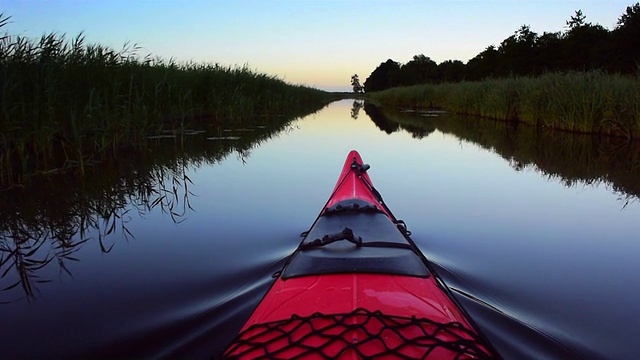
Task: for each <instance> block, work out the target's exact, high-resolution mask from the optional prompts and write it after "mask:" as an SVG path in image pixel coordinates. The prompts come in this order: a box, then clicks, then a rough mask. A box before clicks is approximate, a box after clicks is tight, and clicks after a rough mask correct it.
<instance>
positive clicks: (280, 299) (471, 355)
mask: <svg viewBox="0 0 640 360" xmlns="http://www.w3.org/2000/svg"><path fill="white" fill-rule="evenodd" d="M368 169H369V166H368V165H365V164H363V162H362V159H361V158H360V155H359V154H358V152H356V151H355V150H354V151H351V152H350V153H349V155H348V157H347V160H346V162H345V164H344V167H343V168H342V173H341V174H340V177H339V179H338V182H337V183H336V186H335V188H334V189H333V192H332V194H331V196H330V197H329V201H327V203H326V204H325V206H324V208H323V209H322V211H321V212H320V215H319V216H318V218H317V219H316V220H315V222H314V223H313V225H312V226H311V229H310V230H309V231H307V232H305V233H303V236H304V239H303V240H302V242H301V244H300V245H299V247H298V248H297V249H296V251H295V252H294V253H293V255H292V256H291V257H290V259H289V261H288V262H287V264H286V265H285V266H284V268H283V270H282V271H281V272H280V273H279V274H278V278H277V279H276V281H275V283H274V284H273V286H272V287H271V289H270V290H269V291H268V292H267V294H266V295H265V297H264V298H263V299H262V301H261V302H260V304H259V305H258V307H257V308H256V310H255V311H254V312H253V314H252V315H251V317H250V318H249V320H248V321H247V322H246V324H245V325H244V326H243V327H242V329H241V331H240V333H239V334H238V336H237V337H236V338H235V339H234V340H233V342H232V343H231V345H229V347H228V348H227V350H225V352H224V354H223V356H224V357H229V358H252V359H253V358H282V359H290V358H302V357H304V358H332V359H333V358H347V359H359V358H372V357H374V358H407V359H420V358H432V359H494V358H498V355H497V354H496V352H495V351H494V350H493V348H492V347H491V346H490V345H489V344H488V342H487V341H486V339H485V338H484V337H483V336H482V335H481V334H480V333H479V331H478V330H477V329H476V328H475V327H474V326H473V325H472V323H471V322H470V321H469V319H468V318H467V316H466V315H465V312H464V311H463V310H462V309H461V308H460V307H459V306H458V305H457V303H456V302H455V301H454V300H453V298H452V297H451V295H450V291H449V290H448V288H447V287H446V286H445V285H444V283H443V282H442V281H441V280H440V279H439V278H438V277H437V275H436V274H435V273H434V272H433V271H432V269H431V267H430V265H429V262H428V261H427V259H426V258H425V257H424V255H423V254H422V253H421V252H420V251H419V250H418V248H417V247H416V245H415V244H414V242H413V241H412V240H411V238H410V237H409V232H408V231H407V229H406V226H405V225H404V223H403V222H402V221H398V220H396V218H395V217H394V216H393V214H392V213H391V211H390V210H389V208H388V207H387V206H386V205H385V203H384V202H383V201H382V197H381V196H380V194H379V193H378V191H377V190H376V189H375V188H374V187H373V185H372V182H371V179H370V178H369V175H368V174H367V170H368Z"/></svg>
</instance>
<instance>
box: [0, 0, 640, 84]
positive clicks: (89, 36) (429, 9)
mask: <svg viewBox="0 0 640 360" xmlns="http://www.w3.org/2000/svg"><path fill="white" fill-rule="evenodd" d="M634 3H635V1H634V0H626V1H619V0H597V1H596V0H591V1H589V0H585V1H575V0H535V1H533V0H492V1H484V0H440V1H436V0H423V1H417V0H416V1H413V0H351V1H347V0H313V1H312V0H262V1H257V0H254V1H250V0H225V1H223V0H189V1H187V0H48V1H45V0H0V12H2V13H4V16H11V23H10V24H9V25H8V26H6V27H5V28H4V31H3V32H8V33H9V34H12V35H22V36H27V37H34V38H38V37H40V36H41V35H43V34H45V33H47V34H48V33H51V32H57V33H60V34H66V35H67V37H68V38H73V37H75V36H76V35H78V34H79V33H80V32H83V33H84V35H85V38H86V42H88V43H98V44H101V45H106V46H109V47H111V48H114V49H121V48H122V47H123V46H124V45H125V44H126V43H130V44H137V45H138V46H140V47H141V50H140V52H141V53H142V54H143V55H146V54H152V55H153V57H161V58H163V59H175V60H176V61H178V62H186V61H195V62H200V63H218V64H221V65H227V66H244V65H246V66H248V67H249V68H251V69H253V70H255V71H257V72H260V73H265V74H268V75H273V76H277V77H279V78H281V79H283V80H285V81H287V82H289V83H292V84H302V85H307V86H311V87H316V88H319V89H323V90H328V91H350V90H351V86H350V80H351V75H353V74H358V75H359V78H360V80H361V82H364V81H365V80H366V78H367V77H368V76H369V75H370V74H371V72H372V71H373V70H374V69H375V68H376V67H377V66H378V65H380V63H382V62H384V61H386V60H387V59H393V60H394V61H397V62H399V63H406V62H408V61H410V60H411V59H412V58H413V56H414V55H419V54H424V55H426V56H428V57H430V58H431V59H433V60H434V61H435V62H437V63H440V62H442V61H445V60H461V61H463V62H466V61H468V60H469V59H471V58H473V57H474V56H476V55H477V54H478V53H480V52H481V51H483V50H484V49H485V48H486V47H487V46H489V45H499V44H500V42H502V40H504V39H506V38H507V37H509V36H510V35H512V34H513V33H514V32H515V31H516V30H517V29H518V28H519V27H520V26H522V25H525V24H526V25H529V26H530V27H531V30H532V31H535V32H537V33H539V34H542V33H543V32H545V31H547V32H552V31H553V32H555V31H564V30H565V21H566V20H568V19H569V18H570V17H571V16H572V15H574V12H575V11H576V10H578V9H580V10H582V12H583V13H584V14H585V15H586V21H587V22H591V23H594V24H600V25H602V26H604V27H605V28H608V29H613V28H614V27H615V25H616V23H617V20H618V18H619V17H620V15H622V14H623V13H624V12H625V10H626V8H627V6H630V5H633V4H634Z"/></svg>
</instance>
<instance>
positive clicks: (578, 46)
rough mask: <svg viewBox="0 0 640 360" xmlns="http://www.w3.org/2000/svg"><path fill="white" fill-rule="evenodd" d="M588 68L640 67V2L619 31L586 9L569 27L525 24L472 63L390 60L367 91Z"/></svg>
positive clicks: (630, 9)
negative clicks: (540, 29)
mask: <svg viewBox="0 0 640 360" xmlns="http://www.w3.org/2000/svg"><path fill="white" fill-rule="evenodd" d="M588 70H602V71H606V72H608V73H617V74H637V73H639V72H640V3H636V4H635V5H632V6H628V7H627V9H626V11H625V13H623V14H622V15H621V16H620V17H619V18H618V22H617V24H616V26H615V28H614V29H613V30H609V29H606V28H605V27H603V26H602V25H599V24H592V23H590V22H587V21H586V16H585V15H584V14H583V13H582V11H581V10H577V11H576V12H575V14H574V15H573V16H571V17H570V19H569V20H567V21H566V30H565V31H560V32H544V33H543V34H542V35H540V34H538V33H536V32H534V31H531V28H530V27H529V25H522V26H521V27H520V28H519V29H518V30H517V31H515V33H514V34H513V35H511V36H509V37H508V38H506V39H504V40H503V41H502V42H501V43H500V45H499V46H495V45H491V46H488V47H487V48H486V49H485V50H484V51H482V52H480V53H479V54H478V55H476V56H475V57H474V58H473V59H471V60H469V61H468V62H467V63H466V64H465V63H463V62H462V61H460V60H447V61H444V62H442V63H440V64H437V63H436V62H435V61H433V60H432V59H431V58H429V57H428V56H425V55H422V54H421V55H416V56H414V57H413V59H412V60H411V61H409V62H407V63H406V64H400V63H398V62H396V61H393V60H391V59H388V60H387V61H385V62H383V63H381V64H380V65H379V66H378V67H377V68H376V69H375V70H374V71H373V72H372V73H371V75H369V77H368V78H367V79H366V81H365V82H364V90H365V91H367V92H371V91H380V90H385V89H388V88H391V87H398V86H410V85H417V84H426V83H444V82H459V81H463V80H467V81H474V80H482V79H485V78H488V77H506V76H536V75H541V74H544V73H547V72H563V71H588Z"/></svg>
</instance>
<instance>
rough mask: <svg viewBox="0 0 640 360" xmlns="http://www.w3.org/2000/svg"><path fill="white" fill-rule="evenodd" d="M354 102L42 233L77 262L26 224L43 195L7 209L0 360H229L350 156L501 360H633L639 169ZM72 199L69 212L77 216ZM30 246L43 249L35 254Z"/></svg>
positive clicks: (191, 165) (186, 161)
mask: <svg viewBox="0 0 640 360" xmlns="http://www.w3.org/2000/svg"><path fill="white" fill-rule="evenodd" d="M352 104H353V101H342V102H336V103H333V104H331V105H330V106H329V107H327V108H325V109H323V110H322V111H321V112H318V113H316V114H313V115H310V116H308V117H306V118H303V119H299V120H296V121H294V122H292V123H291V124H290V125H289V126H287V127H286V129H285V130H284V131H280V132H278V133H276V134H274V135H272V136H271V137H270V139H268V140H265V139H263V140H262V141H261V142H260V143H259V144H255V145H253V146H252V147H244V148H236V149H235V150H234V149H233V148H232V149H231V150H228V151H226V152H218V153H216V154H218V155H206V154H205V155H201V156H199V157H191V158H190V157H184V158H183V159H182V160H180V161H177V162H174V163H173V164H174V166H173V168H171V169H170V170H166V169H164V168H161V167H160V168H159V170H157V171H158V172H157V174H160V175H159V177H158V178H157V181H155V182H153V181H151V182H152V183H153V184H154V186H156V187H157V188H158V189H161V191H156V192H151V195H149V192H147V193H146V194H147V195H144V193H145V192H144V191H137V192H131V191H129V192H128V193H126V194H125V195H122V192H117V191H114V194H113V195H109V198H110V199H112V200H113V204H119V205H117V206H111V208H110V209H101V211H100V212H99V214H100V215H95V214H94V215H86V216H85V217H82V216H76V217H73V216H67V215H65V216H67V220H66V222H62V223H59V222H58V223H54V224H53V225H51V224H49V226H50V227H51V228H53V227H56V228H60V227H65V226H66V228H68V229H67V230H66V231H67V232H71V234H72V236H71V238H72V239H74V241H75V242H73V241H72V243H79V242H80V241H81V240H82V239H88V240H87V241H86V242H84V243H81V244H78V245H77V246H75V247H73V251H67V252H64V251H62V250H61V246H60V244H61V241H62V240H60V241H57V240H55V236H53V237H52V235H51V231H52V230H51V229H42V228H39V226H41V223H37V222H36V223H35V224H33V223H30V222H29V221H26V220H24V219H41V218H42V216H41V215H38V214H39V211H42V210H41V207H46V206H49V207H51V208H52V209H59V208H61V207H62V208H63V209H65V208H64V207H63V206H60V205H58V204H56V203H55V201H54V200H47V199H48V198H47V191H46V190H41V193H39V194H38V196H39V200H38V202H37V203H36V205H29V206H26V205H25V206H24V207H20V204H21V203H20V202H21V201H23V199H22V197H21V196H18V195H16V194H14V193H7V192H5V193H4V194H1V193H0V196H3V197H4V198H3V202H2V203H3V204H13V205H12V206H15V207H12V208H10V209H9V208H6V209H0V214H2V215H3V217H5V218H6V217H7V214H8V213H9V212H11V216H12V217H15V218H18V219H23V220H22V222H20V221H17V222H16V225H15V226H14V227H11V228H5V229H1V230H2V231H3V237H2V238H0V250H1V251H2V263H0V274H1V275H3V276H2V278H1V279H0V289H2V291H0V319H1V320H0V334H1V336H0V354H2V355H1V356H2V357H3V358H42V357H53V358H60V357H64V358H69V357H83V356H95V355H102V356H105V357H115V356H124V355H126V356H128V357H204V358H206V357H211V356H215V355H217V354H219V352H220V351H221V350H222V349H223V348H224V346H225V345H226V344H227V342H228V341H229V340H230V339H231V338H232V337H233V336H234V335H235V333H236V332H237V331H238V330H239V328H240V327H241V325H242V324H243V322H244V320H246V318H247V317H248V316H249V315H250V313H251V311H252V309H253V308H254V307H255V306H256V305H257V303H258V302H259V300H260V298H261V297H262V295H263V294H264V293H265V292H266V291H267V289H268V287H269V285H270V284H271V282H272V280H273V279H272V278H271V274H273V273H274V272H275V271H277V270H278V269H279V268H280V267H281V266H282V265H283V263H284V261H285V260H286V257H287V256H288V255H289V254H290V253H291V252H292V251H293V250H294V249H295V247H296V246H297V244H298V242H299V241H300V238H299V236H298V235H299V233H300V232H302V231H304V230H306V229H307V228H308V226H310V225H311V223H312V222H313V220H314V219H315V217H316V215H317V213H318V211H319V210H320V207H321V206H322V205H323V204H324V202H325V201H326V199H327V196H329V194H330V191H331V189H332V187H333V185H334V183H335V180H336V178H337V176H338V172H339V170H340V167H341V165H342V163H343V161H344V157H345V156H346V155H347V153H348V151H349V150H351V149H357V150H359V151H360V153H361V155H362V156H363V158H364V160H365V161H366V162H368V163H370V164H371V165H372V168H371V170H370V171H369V174H370V176H371V177H372V179H373V181H374V184H375V185H376V187H377V188H378V190H379V191H380V192H381V193H382V194H383V196H384V197H385V200H386V202H387V204H388V205H389V206H390V208H391V209H392V210H393V211H394V213H395V214H396V216H398V217H399V218H401V219H403V220H405V221H406V223H407V224H408V226H409V229H410V230H411V231H412V232H413V239H414V240H415V241H416V243H417V244H418V245H419V246H420V248H421V249H422V251H423V252H425V253H426V255H427V257H428V258H430V259H431V260H432V261H434V262H435V263H436V265H437V268H438V269H439V270H440V271H441V273H442V276H443V277H444V278H445V280H446V281H447V283H448V284H449V285H450V286H451V287H452V288H454V289H455V290H456V291H457V293H458V294H459V295H458V296H459V300H460V301H461V302H462V303H463V304H464V305H465V307H466V308H467V310H468V311H469V312H470V313H471V315H472V316H473V318H474V319H475V321H476V322H477V323H478V325H479V326H480V327H481V328H482V329H483V330H484V331H485V333H486V334H487V335H488V337H489V338H490V339H491V340H492V342H493V343H494V344H495V345H496V347H497V348H498V350H500V352H501V353H502V354H503V356H504V357H505V358H514V359H526V358H532V359H539V358H610V359H635V358H638V357H640V342H638V341H635V340H636V339H635V338H636V336H635V335H636V334H637V333H638V324H640V308H639V307H638V306H637V299H638V298H640V286H639V285H640V281H639V280H638V276H639V275H638V274H640V262H638V261H637V256H638V254H639V253H640V222H639V221H638V219H639V218H640V203H639V202H638V200H637V199H638V197H637V194H638V193H637V192H635V191H636V190H637V189H634V186H637V184H638V183H640V178H638V177H636V175H635V174H634V173H633V172H632V170H626V169H627V167H625V166H628V169H634V168H637V167H638V166H637V165H633V164H632V165H625V164H626V163H625V161H627V160H628V159H626V157H625V158H624V159H620V160H621V161H622V165H616V166H617V167H618V168H619V170H620V171H619V173H615V172H614V171H613V170H611V168H614V167H615V166H613V165H611V166H610V164H604V165H603V164H600V163H598V164H594V163H593V162H594V161H604V160H602V159H600V158H597V156H595V155H594V156H595V157H596V160H591V159H587V160H585V159H584V158H583V157H584V156H582V155H580V159H578V158H577V156H576V157H575V159H572V158H571V156H567V151H564V150H562V149H565V148H563V147H562V146H564V145H558V146H559V147H557V148H556V147H554V146H556V145H553V144H549V145H547V144H546V143H545V144H543V143H541V142H540V141H542V140H536V144H537V145H536V146H533V147H534V148H537V149H539V150H540V152H538V153H537V154H547V153H549V154H550V155H549V156H547V157H545V156H546V155H545V156H543V155H540V156H541V157H539V161H538V160H536V159H535V157H533V156H529V157H527V155H526V154H527V152H525V151H524V150H523V149H524V148H526V147H527V146H529V145H522V144H523V143H526V141H525V140H526V139H524V138H523V139H520V142H519V144H521V145H518V146H517V147H515V145H514V144H511V145H509V146H506V147H498V146H497V144H499V143H503V142H504V141H503V140H500V139H503V138H506V139H511V137H513V136H516V137H517V136H520V135H514V133H513V131H515V130H513V129H503V128H502V129H501V128H500V127H498V126H493V128H492V127H489V128H482V129H480V128H473V129H471V130H469V131H468V132H467V133H464V134H462V133H461V134H458V135H456V133H455V131H454V129H455V124H454V123H453V122H454V121H457V120H454V119H451V120H448V118H447V116H445V115H440V116H438V117H432V116H431V115H435V114H426V115H430V116H424V115H425V114H422V115H423V116H422V117H419V116H418V115H416V114H410V115H408V114H402V115H398V118H394V117H393V116H385V115H381V114H378V113H374V112H372V110H371V109H367V112H365V111H364V109H362V110H360V111H359V113H357V111H356V110H357V109H353V108H352ZM354 113H357V115H358V116H357V118H354V117H355V115H356V114H354ZM418 119H419V121H417V120H418ZM372 120H374V121H372ZM429 121H431V122H429ZM469 121H471V120H469ZM420 122H422V123H425V122H427V125H424V126H422V125H421V126H422V127H420V126H417V125H416V124H417V123H420ZM259 130H260V129H254V131H259ZM383 130H384V131H383ZM491 131H493V132H495V134H494V133H492V132H491ZM245 132H246V131H245ZM236 133H237V134H238V135H240V136H242V135H243V132H242V131H238V132H236ZM505 136H506V137H505ZM476 138H477V140H476ZM482 139H485V140H486V141H485V142H484V143H482V142H481V140H482ZM496 139H498V140H496ZM231 141H232V140H231ZM476 141H478V142H479V143H476ZM509 141H511V140H509ZM545 141H546V140H545ZM560 142H561V143H563V144H565V145H566V141H560ZM203 143H204V145H203V146H205V147H206V146H210V147H211V146H218V147H219V146H221V145H218V143H219V141H218V142H216V141H210V142H206V141H203ZM587 147H589V146H587ZM207 151H208V150H207ZM572 151H574V150H572ZM580 151H581V150H575V153H577V154H583V153H582V152H580ZM211 153H215V151H211ZM600 153H601V152H600ZM548 158H555V159H556V160H557V161H555V162H552V163H550V162H549V161H550V160H546V159H548ZM536 161H538V162H539V164H536ZM584 161H586V165H584V166H583V165H581V162H584ZM175 164H178V165H179V166H175ZM616 164H618V163H616ZM634 166H635V167H634ZM600 168H603V169H605V170H600V173H598V169H600ZM607 169H608V170H607ZM185 176H186V177H185ZM124 178H125V176H123V180H122V181H121V182H122V184H125V183H126V184H130V183H135V177H133V178H131V177H130V178H129V179H128V180H127V179H124ZM132 179H134V180H132ZM122 184H120V185H117V184H109V186H110V187H109V189H111V190H97V192H100V193H101V194H103V195H101V196H104V193H109V191H112V190H113V188H114V187H117V186H121V185H122ZM134 185H135V184H134ZM132 187H134V188H135V186H133V185H132ZM139 188H140V187H139ZM44 189H46V188H44ZM85 191H87V192H89V191H93V192H96V189H95V188H92V189H85ZM78 192H80V190H76V189H75V188H74V190H71V191H69V198H72V199H75V198H74V197H77V198H83V197H82V195H78V194H77V193H78ZM634 194H636V195H634ZM8 196H13V197H14V198H12V199H7V197H8ZM24 201H26V200H24ZM81 202H82V201H79V200H78V203H81ZM85 202H87V201H85ZM72 203H73V202H72ZM73 204H76V203H73ZM7 206H8V205H5V207H7ZM74 206H76V205H74ZM78 206H80V205H78ZM71 207H72V206H71V205H69V208H71ZM76 208H77V206H76ZM76 208H74V209H76ZM92 208H93V209H100V204H97V205H96V204H94V206H93V207H92ZM16 209H18V210H16ZM52 211H53V212H55V211H63V210H55V211H54V210H52ZM78 212H80V211H78ZM78 212H76V213H74V214H76V215H77V213H78ZM49 213H50V212H48V214H49ZM63 215H64V214H63ZM60 217H62V218H64V216H62V215H61V216H60ZM78 219H85V220H86V219H94V224H92V225H91V226H83V224H84V223H83V222H82V221H80V220H78ZM30 224H31V226H30ZM56 224H57V225H56ZM54 225H55V226H54ZM85 225H86V224H85ZM6 226H9V225H6ZM12 226H13V225H12ZM66 228H65V229H66ZM78 229H86V232H85V233H84V234H81V233H80V231H79V230H78ZM54 233H55V231H54ZM25 234H29V235H28V236H27V235H25ZM21 236H22V237H21ZM27 238H31V239H44V238H46V239H45V240H43V241H42V243H43V245H42V246H40V247H38V248H36V249H33V250H32V251H31V250H28V249H26V247H27V245H28V244H29V241H27V240H25V239H27ZM62 248H64V247H62ZM21 249H22V250H21ZM38 259H40V260H42V259H51V260H50V261H49V262H48V263H44V262H42V261H40V260H38ZM39 261H40V262H39ZM25 269H26V270H25ZM14 285H15V286H14ZM463 294H466V295H463ZM472 299H475V300H472Z"/></svg>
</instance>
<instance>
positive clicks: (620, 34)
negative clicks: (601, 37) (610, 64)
mask: <svg viewBox="0 0 640 360" xmlns="http://www.w3.org/2000/svg"><path fill="white" fill-rule="evenodd" d="M613 39H614V42H615V53H616V55H618V56H617V57H616V59H615V60H614V61H615V63H616V65H617V69H616V70H618V71H621V72H625V73H633V72H638V71H640V3H635V5H632V6H628V7H627V10H626V11H625V13H624V14H622V15H621V16H620V18H619V19H618V23H617V25H616V28H615V29H614V31H613Z"/></svg>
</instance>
